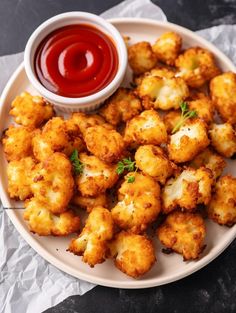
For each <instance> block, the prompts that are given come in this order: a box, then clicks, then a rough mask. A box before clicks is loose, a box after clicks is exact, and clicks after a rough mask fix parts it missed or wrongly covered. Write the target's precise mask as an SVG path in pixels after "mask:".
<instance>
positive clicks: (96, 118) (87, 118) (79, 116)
mask: <svg viewBox="0 0 236 313" xmlns="http://www.w3.org/2000/svg"><path fill="white" fill-rule="evenodd" d="M71 121H72V122H73V123H74V124H75V125H77V126H78V127H79V130H80V133H81V135H82V136H83V137H84V136H85V133H86V131H87V129H88V128H89V127H93V126H98V125H103V126H104V127H107V128H108V129H113V127H112V125H110V124H108V123H106V122H105V120H104V118H103V117H102V116H100V115H98V114H85V113H82V112H76V113H73V114H72V116H71Z"/></svg>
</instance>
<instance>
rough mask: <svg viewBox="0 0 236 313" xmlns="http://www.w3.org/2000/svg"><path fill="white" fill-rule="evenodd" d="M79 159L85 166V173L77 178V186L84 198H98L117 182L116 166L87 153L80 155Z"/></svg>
mask: <svg viewBox="0 0 236 313" xmlns="http://www.w3.org/2000/svg"><path fill="white" fill-rule="evenodd" d="M79 159H80V161H81V162H82V163H83V165H84V166H83V173H82V174H81V175H79V176H77V177H76V184H77V188H78V191H79V192H80V193H81V195H82V196H84V197H97V196H99V195H100V194H101V193H104V192H105V191H106V190H107V189H108V188H111V187H113V186H114V185H115V183H116V182H117V180H118V178H119V176H118V174H117V173H116V165H111V164H107V163H105V162H103V161H101V160H100V159H98V158H97V157H96V156H94V155H87V154H86V153H80V154H79Z"/></svg>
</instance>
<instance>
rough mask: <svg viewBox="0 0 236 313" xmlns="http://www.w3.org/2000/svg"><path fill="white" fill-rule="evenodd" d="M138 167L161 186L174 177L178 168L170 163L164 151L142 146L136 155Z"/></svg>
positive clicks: (154, 147) (155, 147)
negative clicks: (174, 172)
mask: <svg viewBox="0 0 236 313" xmlns="http://www.w3.org/2000/svg"><path fill="white" fill-rule="evenodd" d="M135 161H136V166H137V167H138V168H139V169H140V170H141V171H142V172H143V173H145V174H147V175H150V176H152V177H153V178H154V179H155V180H157V181H158V182H160V183H161V184H165V182H166V179H167V178H168V177H169V176H171V175H172V173H173V171H174V169H176V166H175V164H174V163H172V162H170V161H169V159H168V158H167V156H166V154H165V153H164V151H163V150H162V149H161V148H159V147H157V146H153V145H144V146H140V147H139V148H138V149H137V151H136V153H135Z"/></svg>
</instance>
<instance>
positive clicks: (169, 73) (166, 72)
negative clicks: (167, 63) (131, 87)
mask: <svg viewBox="0 0 236 313" xmlns="http://www.w3.org/2000/svg"><path fill="white" fill-rule="evenodd" d="M146 76H159V77H164V78H173V77H175V72H174V70H172V69H169V68H166V67H154V68H153V69H151V71H149V72H145V73H144V74H141V75H134V83H135V85H137V86H139V85H140V84H141V82H142V80H143V78H144V77H146Z"/></svg>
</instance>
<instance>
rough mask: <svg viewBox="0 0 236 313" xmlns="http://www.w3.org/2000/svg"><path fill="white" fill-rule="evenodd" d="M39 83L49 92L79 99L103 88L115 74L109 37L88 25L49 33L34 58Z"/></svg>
mask: <svg viewBox="0 0 236 313" xmlns="http://www.w3.org/2000/svg"><path fill="white" fill-rule="evenodd" d="M34 66H35V72H36V75H37V78H38V80H39V81H40V82H41V84H42V85H43V86H44V87H45V88H46V89H48V90H49V91H51V92H53V93H55V94H58V95H60V96H64V97H70V98H78V97H85V96H88V95H91V94H94V93H96V92H98V91H100V90H102V89H103V88H104V87H106V86H107V85H108V84H109V83H110V82H111V81H112V80H113V78H114V77H115V75H116V73H117V70H118V53H117V50H116V47H115V45H114V43H113V41H112V39H111V38H110V37H108V36H107V35H106V34H105V33H103V32H102V31H100V30H99V29H98V28H95V27H93V26H90V25H85V24H76V25H69V26H65V27H62V28H59V29H57V30H55V31H53V32H51V33H50V34H49V35H48V36H47V37H46V38H44V39H43V41H42V42H41V43H40V44H39V47H38V49H37V50H36V54H35V62H34Z"/></svg>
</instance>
